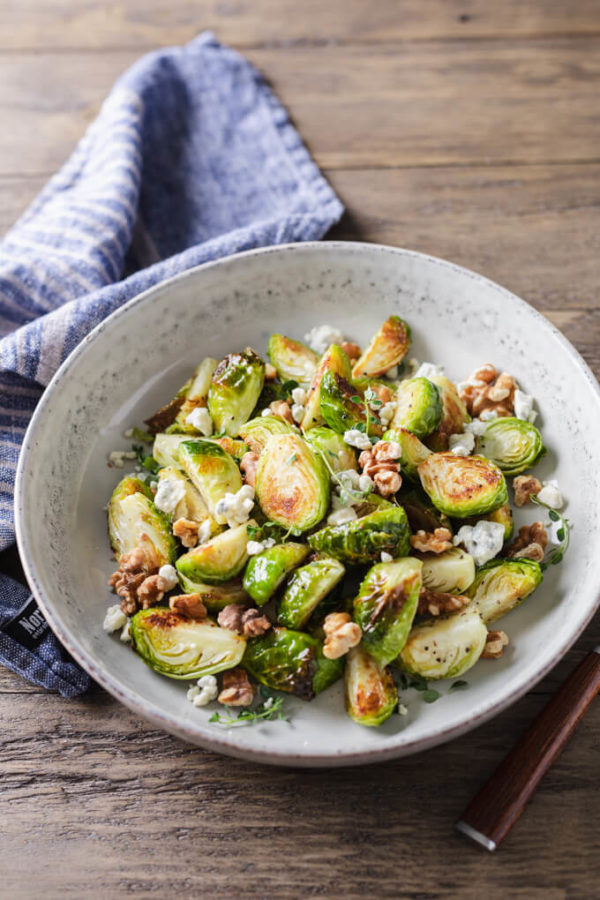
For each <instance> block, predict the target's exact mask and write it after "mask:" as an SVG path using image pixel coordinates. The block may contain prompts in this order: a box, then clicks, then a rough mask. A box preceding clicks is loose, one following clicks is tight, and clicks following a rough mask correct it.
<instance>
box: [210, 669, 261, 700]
mask: <svg viewBox="0 0 600 900" xmlns="http://www.w3.org/2000/svg"><path fill="white" fill-rule="evenodd" d="M253 699H254V688H253V687H252V685H251V684H250V681H249V679H248V675H247V674H246V672H245V671H244V669H230V670H229V671H228V672H224V673H223V690H222V691H221V693H220V694H219V696H218V700H219V703H223V704H224V705H225V706H250V704H251V703H252V701H253Z"/></svg>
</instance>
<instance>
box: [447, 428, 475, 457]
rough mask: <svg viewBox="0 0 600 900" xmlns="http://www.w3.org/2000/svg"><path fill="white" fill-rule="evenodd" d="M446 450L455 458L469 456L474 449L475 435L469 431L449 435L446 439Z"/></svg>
mask: <svg viewBox="0 0 600 900" xmlns="http://www.w3.org/2000/svg"><path fill="white" fill-rule="evenodd" d="M448 449H449V450H450V452H451V453H454V455H455V456H470V455H471V453H472V452H473V450H474V449H475V435H474V434H473V433H472V432H470V431H465V432H464V433H463V434H451V435H450V437H449V438H448Z"/></svg>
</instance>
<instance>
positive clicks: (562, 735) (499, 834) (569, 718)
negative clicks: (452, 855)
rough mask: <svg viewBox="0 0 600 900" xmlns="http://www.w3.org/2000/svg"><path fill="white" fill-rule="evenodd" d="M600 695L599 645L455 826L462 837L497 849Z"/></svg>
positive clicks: (570, 676) (552, 700)
mask: <svg viewBox="0 0 600 900" xmlns="http://www.w3.org/2000/svg"><path fill="white" fill-rule="evenodd" d="M599 691H600V646H599V647H596V648H595V649H594V650H592V651H591V652H590V653H588V654H587V656H585V657H584V659H583V660H582V662H581V663H580V664H579V665H578V666H577V668H576V669H574V670H573V672H571V674H570V675H569V677H568V678H567V680H566V681H565V683H564V684H563V685H562V687H561V688H560V689H559V690H558V691H557V693H556V694H555V695H554V696H553V697H552V699H551V700H550V702H549V703H548V704H547V706H545V707H544V709H543V710H542V712H541V713H540V715H539V716H538V717H537V719H535V721H534V722H533V724H532V725H531V726H530V727H529V728H528V730H527V731H526V732H525V734H524V735H523V737H522V738H521V739H520V740H519V741H518V743H517V744H516V745H515V747H514V748H513V749H512V750H511V751H510V753H509V754H508V756H506V757H505V758H504V760H503V761H502V762H501V763H500V765H499V766H498V768H497V769H496V771H495V772H494V774H493V775H492V777H491V778H490V779H489V781H488V782H487V783H486V784H485V785H484V787H483V788H482V789H481V790H480V791H479V793H478V794H477V796H476V797H474V798H473V800H472V801H471V802H470V804H469V805H468V807H467V809H466V810H465V812H464V813H463V815H462V816H461V817H460V819H459V820H458V822H457V823H456V826H455V827H456V828H457V829H458V831H460V832H461V834H464V835H465V836H466V837H468V838H471V840H473V841H476V842H477V843H478V844H481V846H482V847H485V849H486V850H490V851H491V850H495V849H496V847H497V846H498V844H499V843H500V841H501V840H502V839H503V838H504V837H505V836H506V835H507V834H508V832H509V831H510V829H511V828H512V826H513V825H514V824H515V822H516V821H517V819H518V818H519V816H520V815H521V813H522V812H523V809H524V808H525V804H526V803H527V802H528V800H529V799H530V798H531V796H532V795H533V793H534V791H535V789H536V788H537V786H538V784H539V783H540V781H541V780H542V778H543V777H544V775H545V774H546V772H547V771H548V769H549V768H550V766H551V765H552V763H553V762H554V760H555V759H556V757H557V756H558V755H559V753H560V752H561V750H562V749H563V747H564V746H565V744H566V743H567V741H568V740H569V738H570V737H571V735H572V734H573V732H574V730H575V728H576V727H577V725H578V723H579V720H580V719H581V717H582V716H583V714H584V712H585V711H586V709H587V708H588V706H589V705H590V703H591V702H592V700H593V699H594V697H595V696H596V694H597V693H598V692H599Z"/></svg>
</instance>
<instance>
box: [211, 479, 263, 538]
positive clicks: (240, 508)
mask: <svg viewBox="0 0 600 900" xmlns="http://www.w3.org/2000/svg"><path fill="white" fill-rule="evenodd" d="M253 506H254V488H253V487H252V486H251V485H249V484H245V485H244V486H243V487H241V488H240V489H239V491H237V492H236V493H235V494H230V493H227V494H225V496H224V497H222V498H221V499H220V500H219V501H218V502H217V505H216V506H215V519H216V520H217V522H218V523H219V524H220V525H223V524H224V523H225V522H227V524H228V525H229V527H230V528H235V527H236V526H237V525H243V524H244V522H247V521H248V519H249V518H250V513H251V511H252V507H253Z"/></svg>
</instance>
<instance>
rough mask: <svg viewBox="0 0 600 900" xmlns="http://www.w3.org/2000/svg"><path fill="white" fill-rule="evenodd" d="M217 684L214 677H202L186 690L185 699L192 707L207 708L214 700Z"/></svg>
mask: <svg viewBox="0 0 600 900" xmlns="http://www.w3.org/2000/svg"><path fill="white" fill-rule="evenodd" d="M218 693H219V684H218V682H217V679H216V678H215V676H214V675H203V676H202V678H199V679H198V681H197V683H196V684H194V685H192V687H191V688H189V689H188V692H187V698H188V700H189V701H190V703H192V704H193V705H194V706H207V705H208V704H209V703H211V702H212V701H213V700H215V699H216V697H217V694H218Z"/></svg>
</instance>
